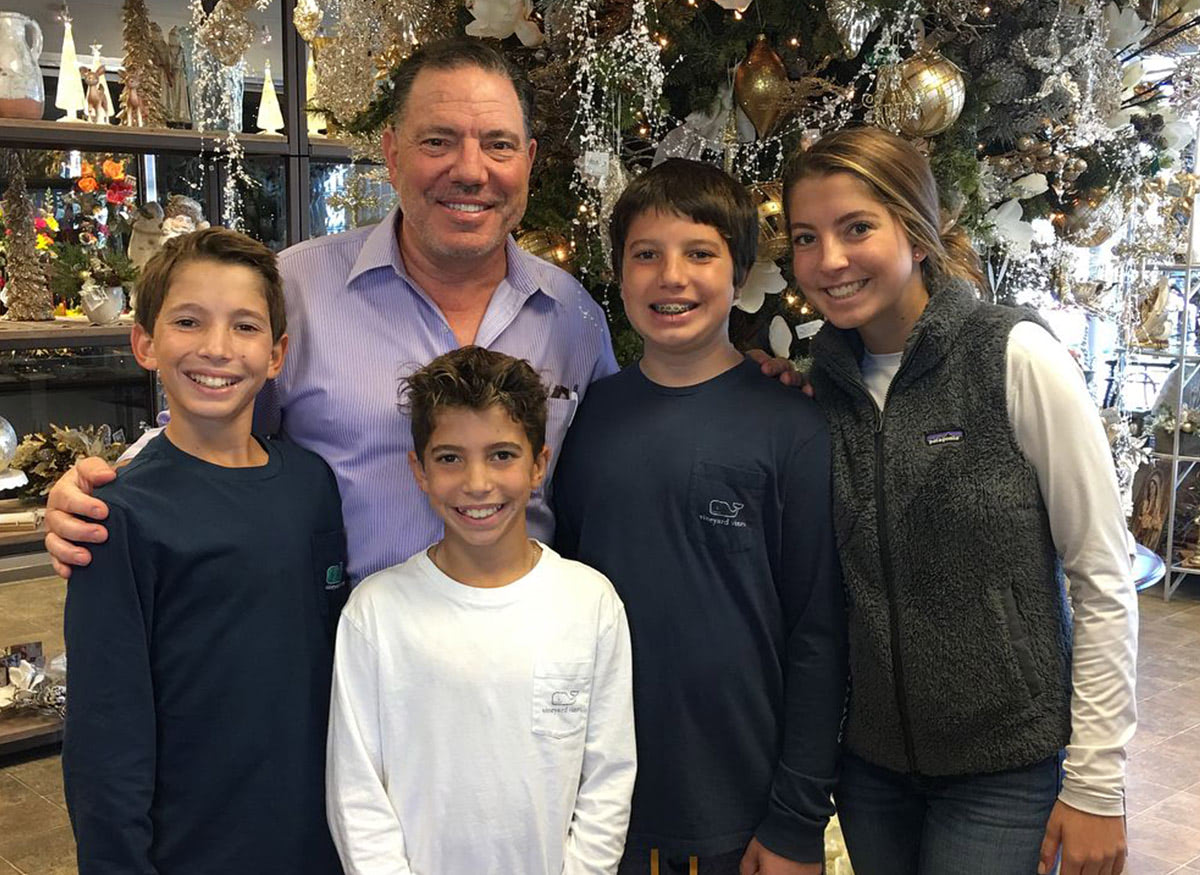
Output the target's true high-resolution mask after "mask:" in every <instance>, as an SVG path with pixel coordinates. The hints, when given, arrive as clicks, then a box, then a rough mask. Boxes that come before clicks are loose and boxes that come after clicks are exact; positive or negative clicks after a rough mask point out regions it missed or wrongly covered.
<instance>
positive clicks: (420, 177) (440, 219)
mask: <svg viewBox="0 0 1200 875" xmlns="http://www.w3.org/2000/svg"><path fill="white" fill-rule="evenodd" d="M383 151H384V155H385V156H386V159H387V167H388V174H389V176H390V178H391V181H392V186H393V187H394V188H395V189H396V192H397V194H398V195H399V196H400V210H401V212H402V213H403V216H404V218H403V221H402V225H401V232H400V233H401V243H402V251H403V252H404V253H405V256H406V258H407V257H410V256H416V257H418V258H420V259H421V260H422V261H423V262H424V264H425V266H426V267H435V268H436V267H439V266H444V267H446V268H447V269H453V270H455V271H461V270H462V269H463V266H464V262H473V261H475V262H478V261H484V260H487V259H488V258H495V257H503V252H504V238H505V236H506V235H507V234H508V233H509V232H510V231H512V230H513V229H514V228H515V227H516V226H517V223H518V222H520V221H521V217H522V216H523V215H524V214H525V204H526V201H527V200H528V198H529V172H530V169H531V168H532V166H533V156H534V153H535V152H536V151H537V143H536V142H535V141H534V140H531V139H529V138H528V137H527V136H526V134H525V118H524V116H523V114H522V112H521V104H520V101H519V100H518V99H517V92H516V89H515V88H513V85H512V83H511V82H510V81H509V80H508V79H506V78H505V77H504V76H501V75H499V74H497V73H492V72H489V71H487V70H483V69H480V68H479V67H474V66H465V67H458V68H455V69H451V70H434V69H427V70H422V71H421V72H420V73H418V74H417V77H416V79H414V80H413V84H412V90H411V91H410V92H409V94H408V99H407V100H406V101H405V105H404V111H403V113H402V115H401V116H400V118H399V119H398V120H397V122H396V124H395V125H394V126H393V127H391V128H388V129H387V130H385V131H384V134H383Z"/></svg>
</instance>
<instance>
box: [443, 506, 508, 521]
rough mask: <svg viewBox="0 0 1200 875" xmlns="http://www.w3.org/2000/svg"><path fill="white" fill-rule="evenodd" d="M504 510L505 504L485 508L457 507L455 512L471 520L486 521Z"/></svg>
mask: <svg viewBox="0 0 1200 875" xmlns="http://www.w3.org/2000/svg"><path fill="white" fill-rule="evenodd" d="M503 509H504V505H503V504H489V505H486V506H484V507H456V508H454V510H455V512H456V513H457V514H459V515H460V516H465V517H466V518H467V519H469V520H486V519H490V518H491V517H494V516H495V515H496V514H498V513H500V511H502V510H503Z"/></svg>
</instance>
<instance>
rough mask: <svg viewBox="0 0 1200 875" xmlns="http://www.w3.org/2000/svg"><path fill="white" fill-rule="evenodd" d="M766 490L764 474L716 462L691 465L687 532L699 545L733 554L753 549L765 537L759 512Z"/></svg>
mask: <svg viewBox="0 0 1200 875" xmlns="http://www.w3.org/2000/svg"><path fill="white" fill-rule="evenodd" d="M766 488H767V475H766V474H765V473H763V472H762V471H749V470H746V469H743V468H732V467H730V466H728V465H720V464H717V463H716V462H705V461H697V462H696V463H695V464H693V465H692V479H691V485H690V486H689V488H688V506H687V514H688V532H689V533H690V534H691V537H692V538H693V539H694V540H695V541H696V543H698V544H700V545H703V546H706V547H709V548H712V549H720V550H725V551H727V552H730V553H736V552H740V551H742V550H748V549H750V547H751V545H753V544H754V542H755V541H756V540H758V539H759V538H761V537H762V520H761V519H760V517H759V509H760V508H761V507H762V503H763V493H764V492H765V490H766Z"/></svg>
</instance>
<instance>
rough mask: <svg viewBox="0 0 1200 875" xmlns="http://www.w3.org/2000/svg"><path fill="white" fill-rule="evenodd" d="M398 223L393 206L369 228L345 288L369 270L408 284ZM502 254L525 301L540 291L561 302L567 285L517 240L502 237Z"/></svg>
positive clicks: (397, 212)
mask: <svg viewBox="0 0 1200 875" xmlns="http://www.w3.org/2000/svg"><path fill="white" fill-rule="evenodd" d="M400 220H401V217H400V205H399V204H397V205H396V206H394V207H392V209H391V210H389V211H388V214H387V215H386V216H385V217H384V218H383V221H381V222H380V223H379V224H378V225H376V226H375V227H374V228H372V229H371V232H370V233H369V234H368V235H367V239H366V241H365V242H364V243H363V246H362V249H360V250H359V252H358V258H356V259H355V260H354V267H353V268H352V269H351V270H350V276H349V277H347V279H346V285H347V286H349V285H352V284H353V283H354V281H355V280H356V279H357V278H358V277H359V276H361V275H362V274H364V273H366V272H367V271H370V270H377V269H379V268H384V267H390V268H392V269H393V270H394V271H395V272H396V275H397V276H399V277H400V278H401V279H403V280H404V281H405V282H407V283H409V284H410V285H412V284H413V282H412V280H411V279H410V278H409V275H408V271H407V270H405V269H404V259H403V258H402V257H401V256H400V241H399V240H397V239H396V229H397V227H398V225H397V223H398V222H399V221H400ZM504 255H505V260H506V264H507V270H508V272H507V273H506V274H505V277H504V279H505V280H506V281H507V282H508V284H509V286H511V287H512V288H513V290H514V291H516V292H517V293H519V294H520V295H521V297H523V298H528V297H530V296H532V295H533V294H534V293H535V292H541V293H542V294H544V295H547V296H548V297H550V298H552V299H553V300H555V301H557V302H558V303H560V304H565V303H567V301H566V300H565V299H564V294H565V291H566V284H565V283H564V282H563V278H562V277H557V276H555V273H556V271H555V270H554V268H552V267H551V265H550V264H549V263H548V262H545V261H543V260H542V259H540V258H538V257H537V256H536V255H532V254H530V253H528V252H526V251H525V250H524V249H522V248H521V247H520V246H518V245H517V242H516V240H514V239H513V236H512V235H511V234H509V235H508V236H507V237H505V238H504Z"/></svg>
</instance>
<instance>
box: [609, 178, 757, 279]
mask: <svg viewBox="0 0 1200 875" xmlns="http://www.w3.org/2000/svg"><path fill="white" fill-rule="evenodd" d="M643 213H666V214H667V215H671V214H674V215H677V216H682V217H683V218H685V219H689V220H691V221H693V222H697V223H699V224H701V225H710V226H711V227H713V228H716V229H717V232H718V233H719V234H720V235H721V236H722V237H723V238H725V243H726V244H727V245H728V246H729V254H730V256H732V258H733V285H734V288H740V287H741V285H742V283H744V282H745V281H746V277H747V276H749V275H750V269H751V268H752V267H754V259H755V257H756V256H757V255H758V208H757V207H755V205H754V200H753V199H752V198H751V197H750V192H748V191H747V190H746V187H745V186H744V185H742V184H741V183H740V182H738V181H737V180H736V179H734V178H733V177H732V176H730V175H729V174H728V173H726V172H725V171H723V170H721V169H720V168H719V167H714V166H713V165H712V164H706V163H705V162H703V161H692V160H691V159H689V158H668V159H667V160H666V161H664V162H662V163H661V164H656V165H655V166H654V167H651V168H650V169H649V170H647V171H646V172H645V173H643V174H642V175H641V176H639V177H638V178H637V179H635V180H633V182H631V183H629V185H627V186H626V187H625V191H623V192H622V193H621V197H620V198H618V200H617V205H616V206H615V207H613V212H612V218H611V219H610V220H609V222H608V236H609V240H610V241H611V242H612V261H613V271H614V273H616V275H617V281H618V282H620V280H621V262H622V260H623V259H624V256H625V240H626V238H627V237H628V236H629V226H630V225H632V224H633V222H634V220H635V219H636V218H637V217H638V216H640V215H642V214H643Z"/></svg>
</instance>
